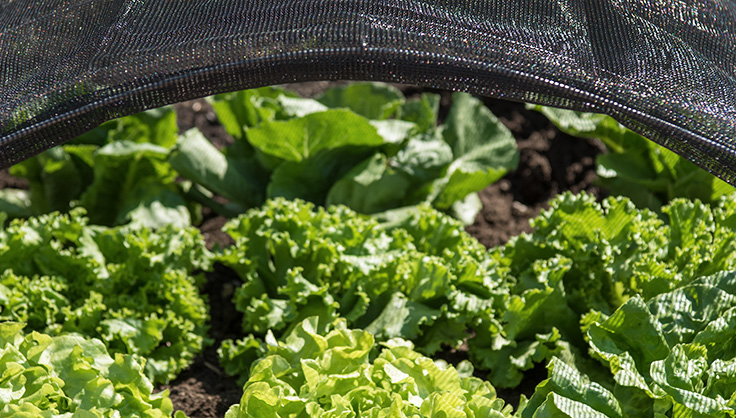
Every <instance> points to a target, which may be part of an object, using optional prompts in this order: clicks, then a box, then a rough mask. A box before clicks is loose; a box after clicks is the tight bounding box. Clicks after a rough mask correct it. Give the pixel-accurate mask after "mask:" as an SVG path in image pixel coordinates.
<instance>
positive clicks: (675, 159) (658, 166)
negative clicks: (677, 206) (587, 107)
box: [530, 105, 736, 211]
mask: <svg viewBox="0 0 736 418" xmlns="http://www.w3.org/2000/svg"><path fill="white" fill-rule="evenodd" d="M530 108H532V109H534V110H537V111H539V112H541V113H542V114H544V115H545V116H546V117H547V118H548V119H549V120H550V121H552V122H553V123H554V124H555V125H556V126H557V127H558V128H559V129H560V130H561V131H563V132H565V133H568V134H570V135H573V136H579V137H592V138H598V139H600V140H601V141H603V143H604V144H605V145H606V148H607V149H608V153H605V154H601V155H598V156H597V157H596V164H597V173H598V176H599V179H600V183H601V185H603V186H605V187H606V188H608V189H609V190H610V191H611V193H612V194H615V195H622V196H627V197H629V198H630V199H631V200H632V201H633V202H634V203H635V204H636V206H637V207H640V208H649V209H652V210H655V211H659V210H660V208H661V207H662V206H663V205H665V204H667V203H668V202H670V201H671V200H672V199H675V198H677V197H683V198H687V199H699V200H700V201H702V202H706V203H709V204H714V203H716V202H717V201H718V199H719V198H720V197H722V196H725V195H728V194H732V193H733V192H734V191H736V189H734V187H733V186H731V185H729V184H728V183H726V182H724V181H723V180H720V179H719V178H717V177H715V176H713V175H712V174H710V173H708V172H706V171H705V170H703V169H701V168H700V167H698V166H696V165H695V164H693V163H691V162H690V161H688V160H686V159H684V158H682V157H680V156H679V155H677V154H675V153H674V152H672V151H670V150H668V149H666V148H664V147H662V146H660V145H658V144H656V143H654V142H652V141H650V140H648V139H646V138H644V137H643V136H641V135H639V134H637V133H635V132H633V131H631V130H629V129H627V128H626V127H624V126H623V125H621V124H620V123H618V122H616V121H615V120H614V119H613V118H611V117H610V116H605V115H599V114H595V113H585V112H576V111H572V110H564V109H555V108H551V107H544V106H539V105H535V106H530Z"/></svg>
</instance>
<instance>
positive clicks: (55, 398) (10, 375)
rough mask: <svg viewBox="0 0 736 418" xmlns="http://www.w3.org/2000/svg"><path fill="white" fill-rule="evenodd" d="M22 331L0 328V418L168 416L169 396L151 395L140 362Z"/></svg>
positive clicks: (12, 325)
mask: <svg viewBox="0 0 736 418" xmlns="http://www.w3.org/2000/svg"><path fill="white" fill-rule="evenodd" d="M23 328H24V324H22V323H16V322H2V323H0V376H2V379H0V417H2V418H38V417H44V418H52V417H90V418H92V417H99V418H103V417H119V416H126V417H148V418H164V417H171V416H172V412H173V409H174V408H173V406H172V404H171V400H169V394H168V391H163V392H159V393H156V394H154V393H152V392H153V385H152V384H151V382H150V381H149V380H148V378H147V377H146V376H145V374H144V373H143V361H142V360H141V359H140V358H138V357H136V356H134V355H125V354H119V353H118V354H115V355H114V356H111V355H110V354H108V352H107V350H106V348H105V345H104V344H102V342H100V341H99V340H96V339H89V338H85V337H83V336H81V335H79V334H65V335H61V336H50V335H46V334H41V333H38V332H30V333H27V334H26V333H24V332H23ZM174 416H175V417H176V418H185V415H184V414H183V413H182V412H177V413H176V414H175V415H174Z"/></svg>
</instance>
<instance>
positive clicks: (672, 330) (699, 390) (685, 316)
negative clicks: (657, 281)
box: [521, 271, 736, 418]
mask: <svg viewBox="0 0 736 418" xmlns="http://www.w3.org/2000/svg"><path fill="white" fill-rule="evenodd" d="M735 292H736V272H733V271H730V272H721V273H718V274H715V275H713V276H707V277H702V278H699V279H698V280H696V281H694V282H692V283H691V284H689V285H687V286H684V287H681V288H679V289H676V290H673V291H671V292H668V293H664V294H661V295H659V296H657V297H655V298H652V299H651V300H649V301H648V302H644V300H643V299H642V298H641V297H639V296H637V297H634V298H631V299H629V300H628V301H627V302H626V303H624V304H623V305H622V306H621V307H620V308H619V309H618V310H617V311H616V312H615V313H614V314H613V315H611V316H610V317H606V318H605V319H604V318H600V319H599V320H597V321H595V322H594V323H593V324H591V326H590V328H589V330H588V332H587V339H588V341H589V346H590V350H591V352H592V353H593V355H594V356H595V357H597V358H599V359H600V360H601V361H602V362H603V363H604V364H605V365H606V366H607V367H608V368H609V369H610V371H611V373H612V374H613V377H614V381H615V383H614V384H613V385H612V387H604V386H601V385H600V384H598V383H596V382H595V381H591V380H590V379H588V378H587V377H585V376H584V375H583V373H582V371H578V370H575V369H573V368H570V367H569V366H566V365H565V364H563V363H561V362H559V361H553V362H551V363H550V366H549V367H548V368H549V373H550V377H549V379H548V380H547V381H545V382H543V383H542V384H541V385H540V386H539V387H538V388H537V391H536V392H535V393H534V396H532V398H531V399H530V400H529V404H528V406H527V408H526V409H525V410H524V411H523V414H522V415H521V416H522V417H532V416H534V417H577V416H580V415H579V413H580V412H579V411H587V413H588V414H589V415H588V416H599V417H634V416H661V417H664V416H688V417H714V418H715V417H732V416H734V414H736V346H735V345H734V338H733V337H734V330H735V329H736V327H734V321H735V320H736V293H735Z"/></svg>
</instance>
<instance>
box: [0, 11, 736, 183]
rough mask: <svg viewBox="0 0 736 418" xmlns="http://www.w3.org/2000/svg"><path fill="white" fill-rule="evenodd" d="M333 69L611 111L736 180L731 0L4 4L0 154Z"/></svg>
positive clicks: (21, 153)
mask: <svg viewBox="0 0 736 418" xmlns="http://www.w3.org/2000/svg"><path fill="white" fill-rule="evenodd" d="M334 79H351V80H382V81H391V82H401V83H409V84H417V85H421V86H428V87H437V88H446V89H455V90H464V91H469V92H473V93H478V94H483V95H489V96H494V97H500V98H505V99H511V100H520V101H526V102H532V103H541V104H546V105H552V106H558V107H566V108H572V109H576V110H585V111H593V112H599V113H607V114H609V115H611V116H613V117H614V118H616V119H617V120H619V121H620V122H622V123H624V124H625V125H627V126H629V127H630V128H632V129H634V130H636V131H638V132H640V133H642V134H644V135H645V136H647V137H649V138H650V139H652V140H654V141H656V142H658V143H660V144H662V145H664V146H666V147H668V148H670V149H672V150H674V151H675V152H677V153H679V154H680V155H683V156H685V157H687V158H689V159H690V160H692V161H694V162H695V163H697V164H699V165H700V166H702V167H704V168H705V169H707V170H709V171H711V172H713V173H714V174H716V175H718V176H720V177H721V178H723V179H724V180H726V181H728V182H729V183H731V184H736V2H734V1H732V0H700V1H695V0H198V1H189V0H3V1H1V2H0V80H1V82H0V166H8V165H11V164H13V163H15V162H18V161H21V160H23V159H25V158H28V157H30V156H32V155H34V154H36V153H38V152H40V151H42V150H45V149H48V148H50V147H52V146H54V145H57V144H59V143H61V142H63V141H65V140H68V139H70V138H72V137H74V136H76V135H78V134H81V133H83V132H85V131H87V130H89V129H91V128H93V127H95V126H96V125H98V124H100V123H102V122H104V121H106V120H109V119H113V118H115V117H119V116H123V115H127V114H131V113H135V112H138V111H141V110H144V109H147V108H151V107H157V106H161V105H165V104H169V103H174V102H178V101H182V100H187V99H192V98H196V97H201V96H205V95H209V94H213V93H220V92H225V91H233V90H238V89H243V88H250V87H257V86H262V85H269V84H281V83H286V82H295V81H310V80H334Z"/></svg>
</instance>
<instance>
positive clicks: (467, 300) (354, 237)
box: [218, 199, 507, 370]
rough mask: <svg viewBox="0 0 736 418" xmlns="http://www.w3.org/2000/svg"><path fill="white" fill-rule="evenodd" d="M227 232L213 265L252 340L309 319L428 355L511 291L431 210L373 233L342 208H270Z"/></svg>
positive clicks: (456, 227)
mask: <svg viewBox="0 0 736 418" xmlns="http://www.w3.org/2000/svg"><path fill="white" fill-rule="evenodd" d="M402 225H403V226H402ZM226 231H227V232H228V234H229V235H230V236H231V237H233V239H234V240H235V242H236V244H235V245H234V246H232V247H230V248H228V249H226V250H225V251H224V252H223V254H222V255H220V256H218V260H219V261H220V262H222V263H223V264H225V265H227V266H229V267H231V268H232V269H233V270H235V271H236V272H237V273H238V274H239V275H240V277H241V278H242V279H243V285H242V286H241V287H239V288H238V289H237V290H236V292H235V296H234V303H235V305H236V308H237V309H238V310H240V311H241V312H243V331H244V332H245V333H252V334H254V335H257V336H263V335H264V334H266V333H267V332H273V333H274V334H275V335H277V336H280V335H284V334H286V333H288V332H289V330H291V329H293V327H294V326H295V325H296V324H297V323H299V322H300V321H302V320H303V319H304V318H306V317H310V316H317V317H319V319H320V322H321V323H325V324H326V323H330V322H332V321H334V320H336V319H337V318H339V317H343V318H346V319H347V321H348V322H349V324H351V326H356V327H361V328H365V329H368V330H370V331H371V332H372V333H374V335H375V336H376V337H377V338H379V339H381V340H386V339H390V338H394V337H399V336H401V337H403V338H411V339H413V340H414V341H415V342H416V344H417V347H418V349H419V350H421V351H422V352H425V353H433V352H436V351H437V350H439V349H440V348H441V347H442V346H443V345H450V346H457V345H459V344H460V343H461V342H462V341H463V340H464V339H465V338H467V334H466V329H468V328H469V327H471V326H473V325H474V324H477V323H479V322H480V318H481V317H484V318H485V317H489V316H493V312H494V309H495V308H494V303H495V305H497V306H500V305H501V302H499V300H500V299H502V298H503V297H505V294H506V292H507V290H506V288H505V287H504V284H503V283H501V282H500V280H499V278H498V276H497V275H496V274H495V273H494V270H493V265H494V264H493V261H492V260H490V259H488V258H487V253H486V251H485V249H484V248H483V247H482V246H481V245H480V244H479V243H478V242H477V241H474V240H473V239H472V238H471V237H469V236H467V234H466V233H465V232H464V231H463V230H462V225H461V224H460V223H459V222H457V221H456V220H452V219H451V218H449V217H448V216H447V215H443V214H441V213H439V212H437V211H435V210H433V209H431V208H429V207H428V206H420V207H419V208H416V209H414V210H412V211H408V212H405V213H404V216H403V217H402V218H401V219H399V220H395V221H394V222H393V223H392V224H388V223H385V224H379V223H378V222H377V221H375V220H374V219H371V218H368V217H363V216H360V215H358V214H356V213H355V212H353V211H351V210H349V209H347V208H345V207H341V206H337V207H332V208H329V209H322V208H315V207H314V206H313V205H311V204H308V203H305V202H303V201H298V200H297V201H286V200H283V199H276V200H272V201H269V202H267V204H266V205H264V207H263V208H261V209H259V210H252V211H250V212H249V213H248V214H247V216H242V217H240V218H238V219H236V220H234V221H231V222H230V223H229V224H228V225H227V226H226ZM232 344H233V346H237V345H238V343H232ZM236 356H237V354H232V353H231V354H229V355H228V358H235V357H236ZM225 366H226V367H229V366H228V362H227V361H226V362H225ZM240 369H241V370H242V367H241V368H240Z"/></svg>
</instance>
